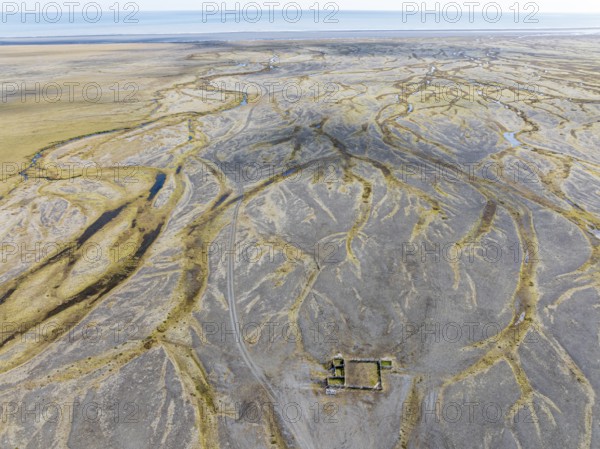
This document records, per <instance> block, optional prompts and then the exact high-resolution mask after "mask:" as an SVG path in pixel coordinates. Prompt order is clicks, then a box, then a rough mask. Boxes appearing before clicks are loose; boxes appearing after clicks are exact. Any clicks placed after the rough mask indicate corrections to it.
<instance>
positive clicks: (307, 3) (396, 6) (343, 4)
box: [81, 0, 600, 13]
mask: <svg viewBox="0 0 600 449" xmlns="http://www.w3.org/2000/svg"><path fill="white" fill-rule="evenodd" d="M81 1H82V2H84V1H85V0H81ZM125 1H127V0H124V2H125ZM236 1H237V2H239V3H240V4H241V6H242V7H243V6H244V5H246V4H249V3H251V0H235V1H232V0H228V1H225V2H224V3H225V4H226V5H227V8H232V9H233V8H235V3H236ZM270 1H272V2H279V3H280V4H281V5H285V4H286V3H287V0H256V3H258V4H259V5H260V6H261V7H262V8H264V9H268V8H269V6H268V3H269V2H270ZM295 2H296V3H298V4H300V5H301V6H302V7H303V9H309V8H310V7H311V6H313V5H315V4H319V5H320V9H324V8H323V6H324V5H325V4H326V3H328V0H319V1H317V0H295ZM469 2H472V3H480V4H481V6H479V7H477V6H474V9H476V10H478V9H481V8H482V7H483V6H484V5H486V4H487V3H493V2H491V1H488V0H478V1H477V0H456V1H455V2H452V1H448V0H437V3H440V5H441V7H444V5H445V4H448V3H457V4H458V5H460V6H461V8H462V9H464V10H465V11H468V8H469V5H468V3H469ZM495 2H496V3H498V4H499V5H500V6H501V8H502V9H503V10H504V11H510V10H509V8H510V7H511V6H513V5H515V3H519V4H520V8H521V9H522V10H523V11H531V10H532V9H531V8H533V7H534V6H533V5H530V6H529V7H528V8H527V9H526V8H525V5H526V4H528V3H533V4H535V5H537V6H538V7H539V11H540V12H542V13H544V12H563V13H566V12H574V13H585V12H589V13H600V1H598V0H570V1H565V0H537V1H535V2H530V1H529V0H521V1H517V0H495ZM203 3H213V4H214V3H216V4H217V5H221V4H222V3H223V0H218V1H214V2H206V1H204V0H202V1H199V0H169V1H164V0H138V1H137V4H138V5H139V7H140V9H142V10H201V9H202V4H203ZM290 3H291V2H290ZM331 3H335V4H336V5H337V6H338V7H339V9H341V10H378V11H394V10H402V9H403V7H402V5H403V4H408V3H416V4H418V5H421V4H422V3H425V5H426V8H427V9H435V4H436V1H435V0H428V1H422V0H420V1H414V2H405V1H399V0H374V1H366V0H335V1H333V2H331ZM420 7H421V6H420ZM275 9H281V8H277V7H275Z"/></svg>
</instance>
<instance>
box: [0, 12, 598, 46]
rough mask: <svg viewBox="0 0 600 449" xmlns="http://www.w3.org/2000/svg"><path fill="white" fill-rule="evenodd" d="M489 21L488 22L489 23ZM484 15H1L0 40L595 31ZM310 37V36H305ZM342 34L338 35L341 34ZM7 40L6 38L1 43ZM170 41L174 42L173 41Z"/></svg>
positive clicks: (591, 25) (574, 20) (592, 20)
mask: <svg viewBox="0 0 600 449" xmlns="http://www.w3.org/2000/svg"><path fill="white" fill-rule="evenodd" d="M447 19H448V20H447ZM490 19H491V20H490ZM496 19H497V17H494V13H493V12H490V13H489V15H488V17H487V18H486V17H485V16H484V14H483V13H482V12H480V11H479V12H477V11H475V12H474V13H473V16H472V17H470V16H469V13H468V11H463V13H462V17H460V19H458V20H457V16H456V15H454V14H452V15H451V14H450V12H448V14H447V16H446V17H444V16H440V17H436V16H435V15H433V14H429V15H427V16H425V17H423V16H421V14H420V13H417V14H414V15H408V14H403V12H402V11H394V12H382V11H319V12H316V11H312V10H306V11H300V12H299V11H294V10H291V11H288V12H287V15H286V13H284V12H283V11H271V15H270V14H269V11H268V10H263V11H262V15H261V16H260V17H259V16H258V15H257V12H256V11H255V10H248V11H247V12H246V14H245V15H244V14H243V13H242V14H240V15H238V16H237V17H236V16H235V15H234V14H228V15H222V14H221V13H219V12H217V13H215V14H212V15H208V14H205V15H203V14H202V12H201V11H173V12H156V11H137V12H136V11H120V12H118V13H115V12H114V11H102V12H101V13H100V14H98V11H88V13H87V15H86V16H84V15H83V14H82V13H81V11H79V12H77V11H76V12H74V14H73V15H72V16H69V13H68V11H63V12H62V16H60V17H59V16H58V14H56V12H55V11H51V10H48V11H46V12H45V14H39V15H38V16H35V15H33V14H29V15H27V16H21V15H20V14H19V13H17V14H14V15H10V16H5V17H2V20H1V21H0V39H4V41H5V42H4V43H6V41H7V40H8V41H13V40H17V41H18V40H19V39H21V38H48V37H50V38H52V37H59V36H62V37H75V36H79V37H81V36H113V37H114V36H161V35H165V36H167V35H168V36H177V35H192V34H193V35H197V34H202V35H218V34H222V33H241V34H243V35H244V36H248V33H259V34H261V35H265V33H276V32H286V33H288V34H289V33H301V32H313V33H315V32H316V33H328V32H334V33H335V32H342V31H346V32H347V31H399V32H404V31H459V30H461V31H462V30H466V31H469V30H471V31H476V30H523V31H536V30H540V31H541V30H568V29H580V30H582V29H587V30H592V31H593V30H596V31H600V15H598V14H548V13H544V14H543V13H537V14H535V15H530V14H529V13H528V12H524V11H521V13H520V15H519V16H518V17H515V14H514V12H513V11H503V14H502V16H501V17H500V18H498V20H496ZM309 34H310V33H309ZM342 34H344V33H342ZM5 38H9V39H5ZM175 40H176V39H175Z"/></svg>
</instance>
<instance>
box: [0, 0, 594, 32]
mask: <svg viewBox="0 0 600 449" xmlns="http://www.w3.org/2000/svg"><path fill="white" fill-rule="evenodd" d="M64 1H69V0H64ZM64 1H63V0H43V1H40V0H36V1H34V0H24V1H22V0H19V1H15V2H14V3H18V4H21V3H25V4H27V5H28V4H30V3H31V4H32V5H33V4H35V3H36V2H39V3H41V5H42V6H43V5H44V4H48V3H58V4H59V5H60V4H62V3H64ZM70 1H76V2H79V3H81V4H82V5H83V4H86V3H87V2H92V0H70ZM94 1H95V2H97V3H99V4H100V5H102V7H103V9H106V10H108V9H109V8H110V7H111V6H113V5H115V4H120V5H121V8H120V9H122V10H128V9H126V8H123V6H124V5H125V4H127V3H128V2H130V0H94ZM236 2H238V3H239V4H240V5H241V7H242V8H243V7H244V6H245V5H249V4H250V3H255V4H258V5H259V6H260V7H261V9H263V10H265V11H268V9H269V6H268V4H269V2H274V3H279V4H280V5H281V6H280V7H276V6H275V7H274V9H282V7H283V6H284V5H285V4H287V3H296V4H300V5H301V7H302V8H303V9H306V10H308V9H309V8H310V7H311V6H312V7H313V9H315V7H314V5H315V4H318V5H319V6H320V8H319V9H326V8H324V6H325V5H326V4H327V3H333V4H335V5H336V7H338V8H339V9H340V10H377V11H394V10H396V11H399V10H402V9H403V5H407V4H409V3H412V4H415V3H416V4H417V5H419V8H422V6H421V5H422V4H423V3H424V4H425V6H426V7H425V8H422V9H435V4H436V3H439V4H440V7H442V8H443V7H444V5H446V4H449V3H455V4H458V5H459V6H460V7H461V9H462V10H463V11H464V12H465V13H466V12H468V11H469V8H470V6H469V5H468V3H479V4H480V5H481V6H474V9H475V10H481V8H482V7H483V6H484V5H486V4H489V3H494V2H495V3H497V4H499V5H500V7H501V9H502V11H506V12H507V13H509V14H510V11H512V10H511V9H509V8H510V7H511V6H514V5H515V4H516V3H518V4H519V5H520V9H521V11H523V12H525V13H527V12H531V11H533V9H532V8H535V7H538V8H539V12H540V13H549V12H558V13H560V12H562V13H567V12H572V13H599V14H600V1H599V0H569V1H565V0H537V1H533V2H530V1H529V0H494V1H488V0H456V1H454V2H452V1H449V0H426V1H422V0H416V1H413V2H407V1H400V0H371V1H367V0H334V1H331V2H329V0H293V1H288V0H255V1H254V2H253V1H252V0H216V1H212V2H211V1H205V0H167V1H165V0H134V1H132V2H131V3H135V4H136V5H137V6H139V9H140V10H146V11H167V10H196V11H202V6H203V4H209V3H212V4H213V5H218V7H221V5H222V3H225V5H226V7H227V9H235V4H236ZM7 3H12V2H10V1H9V2H7ZM3 4H4V2H3ZM528 4H529V6H527V7H526V5H528ZM113 9H114V6H113ZM404 9H408V8H404ZM513 10H514V9H513ZM599 26H600V24H599Z"/></svg>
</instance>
